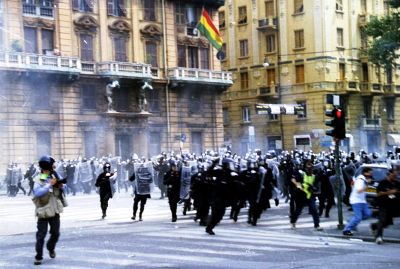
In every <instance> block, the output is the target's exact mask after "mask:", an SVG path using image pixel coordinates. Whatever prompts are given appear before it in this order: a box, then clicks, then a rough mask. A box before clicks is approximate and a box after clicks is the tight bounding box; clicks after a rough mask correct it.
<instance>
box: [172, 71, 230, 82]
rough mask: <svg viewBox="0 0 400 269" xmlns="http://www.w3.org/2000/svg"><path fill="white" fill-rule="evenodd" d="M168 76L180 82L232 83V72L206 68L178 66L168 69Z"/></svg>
mask: <svg viewBox="0 0 400 269" xmlns="http://www.w3.org/2000/svg"><path fill="white" fill-rule="evenodd" d="M168 77H169V78H170V79H171V80H175V81H179V82H197V83H205V84H221V85H227V86H229V85H232V84H233V81H232V73H230V72H224V71H214V70H205V69H194V68H183V67H176V68H171V69H168Z"/></svg>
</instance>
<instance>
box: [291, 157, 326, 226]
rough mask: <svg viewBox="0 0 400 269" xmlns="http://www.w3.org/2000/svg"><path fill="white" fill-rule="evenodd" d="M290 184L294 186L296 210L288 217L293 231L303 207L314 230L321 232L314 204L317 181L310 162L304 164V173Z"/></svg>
mask: <svg viewBox="0 0 400 269" xmlns="http://www.w3.org/2000/svg"><path fill="white" fill-rule="evenodd" d="M292 183H293V184H294V185H295V186H296V188H297V190H296V192H297V193H296V195H295V199H296V202H295V204H296V209H295V210H294V212H293V215H291V216H290V223H291V226H292V228H293V229H295V228H296V221H297V219H298V217H299V216H300V214H301V211H302V210H303V207H304V206H306V205H307V206H308V210H309V212H310V214H311V215H312V217H313V221H314V229H315V230H317V231H321V230H322V228H321V227H320V226H319V215H318V211H317V207H316V204H315V198H316V195H317V193H318V187H317V185H318V180H317V178H316V176H315V174H313V164H312V162H311V161H307V162H306V163H305V173H303V174H299V176H298V177H297V178H292Z"/></svg>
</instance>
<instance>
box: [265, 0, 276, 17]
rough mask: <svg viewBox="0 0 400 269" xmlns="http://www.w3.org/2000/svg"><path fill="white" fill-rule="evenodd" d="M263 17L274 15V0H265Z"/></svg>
mask: <svg viewBox="0 0 400 269" xmlns="http://www.w3.org/2000/svg"><path fill="white" fill-rule="evenodd" d="M265 17H267V18H268V17H275V8H274V0H267V1H265Z"/></svg>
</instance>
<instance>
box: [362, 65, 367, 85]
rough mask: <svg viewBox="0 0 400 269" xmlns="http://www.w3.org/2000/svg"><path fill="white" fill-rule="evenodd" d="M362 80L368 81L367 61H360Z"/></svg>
mask: <svg viewBox="0 0 400 269" xmlns="http://www.w3.org/2000/svg"><path fill="white" fill-rule="evenodd" d="M362 81H364V82H368V81H369V72H368V63H362Z"/></svg>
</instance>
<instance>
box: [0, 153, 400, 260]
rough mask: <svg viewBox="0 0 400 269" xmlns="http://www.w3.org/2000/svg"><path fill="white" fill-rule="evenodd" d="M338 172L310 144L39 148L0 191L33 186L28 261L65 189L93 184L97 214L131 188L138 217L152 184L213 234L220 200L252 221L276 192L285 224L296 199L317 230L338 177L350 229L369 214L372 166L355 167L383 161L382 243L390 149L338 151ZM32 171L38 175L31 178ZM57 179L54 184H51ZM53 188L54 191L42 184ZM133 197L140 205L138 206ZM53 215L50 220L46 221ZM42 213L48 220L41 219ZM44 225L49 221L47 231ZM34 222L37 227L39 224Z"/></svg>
mask: <svg viewBox="0 0 400 269" xmlns="http://www.w3.org/2000/svg"><path fill="white" fill-rule="evenodd" d="M340 158H341V159H340V160H341V162H340V173H341V176H340V177H339V178H337V177H336V176H335V171H334V170H335V169H334V160H335V159H334V157H333V154H332V153H323V152H322V153H319V154H315V153H313V152H301V151H293V152H282V153H281V154H279V155H277V154H275V152H267V154H262V152H261V151H260V150H255V152H254V153H250V154H247V155H246V156H239V155H237V154H233V153H232V152H230V151H229V150H228V151H226V152H225V153H224V154H216V153H214V152H210V151H208V152H205V153H204V154H202V155H201V156H196V155H194V154H184V155H183V154H179V155H177V154H174V153H169V154H166V153H162V154H160V155H159V156H156V157H154V158H152V159H146V158H138V156H137V155H136V154H134V155H133V156H132V157H131V158H129V159H128V160H122V159H121V158H119V157H112V156H108V157H102V158H99V159H96V158H92V159H81V160H75V161H70V160H60V161H57V162H56V161H55V160H54V159H53V158H51V157H49V156H44V157H42V158H41V159H40V161H39V167H37V166H36V164H34V163H33V164H31V165H30V166H29V167H28V169H27V170H26V172H25V173H24V174H23V173H22V172H21V168H19V167H18V165H16V164H11V165H10V166H9V167H8V169H7V175H6V182H7V186H8V195H10V196H15V195H16V194H17V193H18V190H19V189H22V190H23V192H24V194H25V193H26V191H25V190H24V189H23V188H22V185H21V181H22V180H23V179H25V180H28V181H29V188H30V189H29V191H28V195H30V194H31V193H33V197H34V198H33V200H34V202H35V205H36V215H37V216H38V222H39V221H42V222H43V220H46V221H45V224H43V223H42V224H41V225H42V226H40V225H39V224H38V234H37V245H36V251H37V256H36V260H35V264H40V263H41V260H42V258H43V257H42V252H43V240H44V236H45V234H46V233H44V235H43V232H44V228H43V227H44V226H46V229H45V231H46V232H47V224H49V225H50V234H51V238H50V240H49V242H50V244H49V243H48V244H47V248H48V250H49V253H50V257H55V252H54V248H55V242H57V239H58V234H59V231H58V229H57V227H59V213H61V212H62V208H63V207H64V206H67V202H66V195H67V194H70V195H75V194H76V193H77V192H78V191H82V192H83V193H87V194H88V193H91V191H93V190H95V191H96V192H98V193H99V195H100V204H101V210H102V218H105V217H106V216H107V207H108V200H109V199H110V198H112V197H113V194H114V193H115V192H117V191H118V192H120V191H125V192H131V191H132V196H134V201H133V214H132V217H131V218H132V219H133V220H136V214H137V211H138V209H139V221H142V220H143V212H144V209H145V204H146V202H147V199H148V198H150V195H151V193H152V190H153V186H154V185H156V186H157V187H158V188H159V189H160V193H161V197H160V198H164V196H166V197H167V198H168V203H169V208H170V211H171V221H172V222H176V221H177V220H178V216H177V209H178V205H179V204H182V205H183V206H182V208H183V215H186V212H187V211H189V210H191V209H195V210H196V213H195V217H194V221H196V222H197V221H198V223H199V225H201V226H205V231H206V232H207V233H208V234H210V235H214V234H215V233H214V228H215V226H216V225H217V224H218V223H219V222H220V221H221V220H222V218H223V216H224V215H225V211H226V209H227V208H230V219H232V220H233V221H234V222H236V221H237V220H238V217H239V213H240V211H241V210H242V209H243V208H244V207H247V208H248V210H247V222H248V223H249V224H250V225H253V226H256V225H257V221H258V220H259V218H260V216H261V214H262V213H263V212H265V211H267V210H268V208H270V207H271V201H272V202H273V203H274V204H275V205H276V206H279V198H280V197H281V198H283V199H285V200H286V202H289V205H290V212H289V216H290V225H291V227H292V228H293V229H295V228H296V222H297V220H298V218H299V216H300V214H301V213H302V210H303V208H304V207H307V208H308V213H310V214H311V215H312V218H313V222H314V228H315V229H316V230H318V231H319V230H322V228H321V227H320V225H319V222H320V217H322V216H324V217H326V218H329V217H330V210H331V208H332V206H334V205H335V203H336V201H335V196H337V194H338V191H339V188H338V187H337V186H339V185H341V186H342V188H341V190H342V193H341V194H340V195H341V196H342V198H343V203H344V204H345V205H347V206H348V207H349V209H351V210H353V211H354V216H353V218H352V219H351V220H350V221H349V223H348V224H347V226H346V227H345V229H344V230H343V234H344V235H347V236H351V235H353V233H352V230H355V229H356V226H357V225H358V223H359V222H360V221H361V220H362V219H366V218H368V217H370V216H371V211H370V209H369V206H368V204H367V201H366V198H365V191H366V189H367V187H368V184H369V182H370V180H372V171H371V168H369V167H364V168H360V169H362V171H361V173H359V175H356V171H357V169H359V167H360V166H362V165H363V164H365V163H377V162H385V163H388V164H389V165H392V169H390V170H388V175H387V179H385V180H383V181H382V182H383V183H381V184H379V186H377V196H378V201H379V207H380V210H379V214H378V221H377V223H374V224H373V225H372V226H371V229H372V231H373V232H374V235H375V237H376V242H377V243H382V241H383V240H382V235H383V228H384V227H386V226H387V225H390V224H392V223H393V217H395V216H398V213H399V211H400V210H399V208H398V205H399V202H398V201H400V194H399V190H400V182H399V180H398V177H399V176H400V173H398V171H397V170H400V169H399V168H400V166H397V160H396V159H397V158H396V156H395V155H394V154H393V153H391V152H388V154H387V156H386V157H385V158H381V157H380V156H379V155H378V154H370V155H368V154H367V153H366V152H364V151H361V152H359V153H358V154H356V153H354V152H351V153H349V154H346V153H344V152H341V156H340ZM37 178H38V179H37ZM57 186H58V187H57ZM57 188H59V191H58V192H55V191H52V192H50V190H53V189H57ZM44 196H48V197H47V198H46V199H45V200H46V201H48V200H49V197H55V198H56V200H57V199H58V201H59V202H58V203H55V205H57V206H55V207H53V208H52V210H49V209H48V208H46V206H47V204H46V203H43V201H42V200H43V199H42V197H44ZM139 203H140V208H139ZM54 217H57V218H58V220H57V221H56V223H55V224H54V223H52V221H54V220H53V218H54ZM49 219H50V220H51V221H49ZM52 226H53V227H55V228H54V229H53V233H52ZM41 227H42V228H41Z"/></svg>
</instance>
